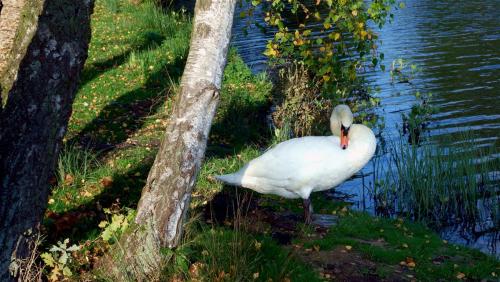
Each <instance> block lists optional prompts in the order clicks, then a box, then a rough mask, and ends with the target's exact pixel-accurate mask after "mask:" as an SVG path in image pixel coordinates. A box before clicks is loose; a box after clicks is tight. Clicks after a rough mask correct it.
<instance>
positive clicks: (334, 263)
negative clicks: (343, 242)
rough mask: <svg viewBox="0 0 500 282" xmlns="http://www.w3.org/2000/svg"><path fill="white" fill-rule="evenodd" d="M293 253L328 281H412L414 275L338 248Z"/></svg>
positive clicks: (301, 250) (343, 247)
mask: <svg viewBox="0 0 500 282" xmlns="http://www.w3.org/2000/svg"><path fill="white" fill-rule="evenodd" d="M294 253H295V254H296V255H297V256H298V257H300V258H301V259H302V260H303V261H304V262H307V263H309V264H311V265H312V266H313V267H314V269H316V270H317V271H318V272H319V273H320V275H321V276H322V277H323V278H325V279H326V280H329V281H350V282H354V281H414V280H415V278H414V275H413V274H412V273H411V272H409V271H408V270H403V269H402V268H401V267H399V266H390V265H381V264H379V263H376V262H373V261H371V260H369V259H366V258H365V257H363V256H362V255H361V254H359V253H357V252H355V251H352V250H349V247H347V248H346V246H338V247H336V248H335V249H333V250H327V251H322V250H314V249H300V248H296V247H295V248H294Z"/></svg>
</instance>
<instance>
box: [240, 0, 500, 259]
mask: <svg viewBox="0 0 500 282" xmlns="http://www.w3.org/2000/svg"><path fill="white" fill-rule="evenodd" d="M405 4H406V8H404V9H399V10H396V11H395V12H394V20H393V22H392V23H388V24H386V25H385V26H384V28H383V29H382V30H378V32H379V34H380V39H381V41H382V42H381V44H380V48H379V51H380V52H382V53H384V54H385V59H384V64H385V65H386V66H387V69H389V66H390V64H391V63H392V61H393V60H397V59H399V58H403V59H404V60H405V61H408V62H410V63H411V64H416V65H417V66H418V69H419V72H417V73H416V74H415V77H414V78H413V79H412V80H411V82H412V83H411V84H408V83H392V78H391V75H390V74H389V72H388V71H385V72H383V71H380V70H373V71H368V72H366V73H364V74H363V75H364V76H365V78H366V80H367V81H368V83H369V84H370V85H371V86H373V87H377V88H379V89H380V91H379V92H377V93H376V94H375V96H376V97H380V98H381V105H380V106H379V107H378V108H377V109H376V111H377V113H378V115H379V116H380V117H383V118H384V120H385V129H384V130H383V132H381V138H382V139H384V140H391V139H394V138H395V137H396V136H399V135H400V132H401V128H402V118H401V114H402V113H405V112H408V111H409V110H410V108H411V106H412V105H413V104H414V103H415V102H416V98H415V96H414V93H415V91H416V89H418V90H419V91H420V92H422V93H428V92H430V93H432V94H433V99H432V101H431V104H432V105H433V106H434V107H435V108H436V109H437V110H438V113H437V114H434V115H432V117H431V120H430V123H429V128H428V130H427V131H426V132H427V133H426V135H427V136H428V137H430V138H431V139H432V138H434V137H437V136H440V135H453V134H456V133H459V132H463V131H472V132H473V133H474V134H475V135H477V136H478V137H479V138H478V140H477V145H478V146H487V145H493V146H495V147H496V148H499V149H500V138H499V137H500V0H493V1H486V0H479V1H465V0H458V1H457V0H453V1H452V0H447V1H431V0H407V1H405ZM237 14H238V13H237ZM245 25H246V22H245V21H244V20H240V19H236V21H235V27H234V29H233V34H234V35H233V36H234V38H233V45H234V46H236V47H237V48H238V50H239V52H240V54H241V55H242V57H243V59H244V60H245V61H246V62H247V64H249V65H250V66H251V67H252V69H253V70H254V71H255V72H258V71H262V70H264V69H265V68H266V58H265V57H264V56H263V55H262V52H263V51H264V47H265V44H266V42H267V40H269V39H271V38H272V34H271V33H269V34H263V33H261V32H260V31H259V30H258V29H256V28H252V27H250V28H249V29H248V31H249V35H248V36H245V35H244V34H243V32H242V30H243V27H244V26H245ZM497 151H500V150H497ZM494 157H499V156H494ZM373 170H374V165H373V164H368V165H367V166H366V167H365V169H364V170H363V171H362V172H361V173H360V174H359V175H357V177H355V178H354V179H352V180H350V181H348V182H346V183H344V184H342V185H341V186H340V187H339V188H338V189H337V190H339V191H344V192H346V193H349V194H353V195H354V197H353V198H352V199H351V200H352V201H354V202H355V203H356V204H355V206H356V207H357V208H359V209H366V210H369V211H370V210H373V201H372V200H371V198H370V197H369V196H368V194H369V193H368V191H367V189H365V187H367V186H369V181H371V179H372V178H373V176H372V174H373ZM362 175H364V176H365V177H362ZM499 185H500V184H499ZM463 233H464V232H461V231H460V230H459V228H458V227H450V228H447V229H444V230H442V231H441V235H442V236H443V238H445V239H447V240H449V241H452V242H456V243H461V244H464V245H469V246H472V247H474V248H478V249H480V250H482V251H484V252H488V253H495V252H496V253H497V254H498V252H499V251H500V239H499V238H500V237H499V234H498V232H493V233H486V234H484V235H482V236H480V237H479V238H471V237H470V236H467V235H465V234H463Z"/></svg>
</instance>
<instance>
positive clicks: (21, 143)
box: [0, 0, 93, 281]
mask: <svg viewBox="0 0 500 282" xmlns="http://www.w3.org/2000/svg"><path fill="white" fill-rule="evenodd" d="M9 1H12V0H9ZM9 1H6V0H3V7H2V12H1V13H2V14H1V18H0V23H2V29H3V28H4V25H3V22H4V21H3V20H4V17H7V16H8V15H7V11H8V10H7V7H10V8H13V7H14V6H8V5H7V3H8V2H9ZM13 2H15V1H13ZM20 2H23V1H20ZM33 3H38V4H39V5H40V6H39V7H40V10H39V11H41V15H40V16H39V17H36V16H34V17H33V21H31V22H30V23H27V24H24V25H23V24H22V21H23V20H21V22H20V25H19V26H21V29H19V26H18V28H17V29H16V28H12V29H10V30H11V32H12V30H14V31H15V32H16V33H17V34H21V35H22V37H23V36H25V35H26V28H33V27H35V30H36V31H35V32H34V36H33V38H32V39H31V41H30V40H29V39H27V40H26V39H23V40H24V42H27V44H26V45H27V46H28V47H27V51H26V52H23V44H19V43H15V42H16V41H15V40H14V41H12V42H14V43H12V44H11V45H10V46H11V47H9V48H6V49H0V51H1V55H2V58H4V57H12V56H14V57H16V56H20V57H21V58H22V59H19V62H20V66H19V68H18V71H16V70H13V69H15V68H17V65H16V63H13V62H14V61H16V60H17V59H15V58H14V59H12V60H10V61H9V62H7V65H6V66H5V68H6V69H8V70H7V71H6V72H4V73H17V79H16V80H15V81H14V83H13V85H12V87H9V88H10V91H9V92H8V96H6V95H5V92H4V96H3V97H4V99H5V98H7V101H6V104H5V107H4V108H3V109H2V111H1V113H0V250H1V252H0V281H9V280H13V279H14V277H13V276H12V274H13V275H15V274H16V273H15V270H16V267H17V266H18V265H19V264H18V261H19V260H18V259H22V258H24V256H26V255H27V253H26V252H27V251H29V250H27V249H26V244H24V242H25V240H26V237H27V236H29V235H30V233H31V232H32V231H34V229H35V227H36V226H37V225H38V224H39V222H40V220H41V218H42V216H43V213H44V211H45V208H46V204H47V198H48V194H49V183H48V181H49V178H50V177H51V176H52V175H53V169H54V165H55V163H56V160H57V155H58V152H59V149H60V147H61V142H62V138H63V136H64V133H65V131H66V127H67V123H68V120H69V117H70V114H71V105H72V103H73V98H74V96H75V93H76V90H77V85H78V79H79V74H80V72H81V70H82V68H83V65H84V62H85V59H86V58H87V49H88V43H89V40H90V34H91V33H90V14H91V12H92V8H93V3H92V1H91V0H50V1H43V0H38V1H34V0H25V1H24V5H19V6H18V8H19V9H22V11H21V12H20V13H18V15H25V14H26V12H28V13H30V11H33V8H34V6H33ZM35 8H36V7H35ZM12 11H14V12H19V11H15V9H14V10H12ZM14 14H15V13H14ZM14 14H10V15H14ZM35 14H36V12H35ZM9 23H10V24H13V23H11V22H9ZM22 26H24V28H23V27H22ZM2 31H3V30H2ZM0 35H1V31H0ZM4 35H5V34H4ZM6 38H18V37H17V36H16V37H6ZM16 40H17V39H16ZM1 43H2V44H3V43H5V42H1ZM28 43H29V44H28ZM24 50H26V48H25V47H24ZM24 53H26V54H24ZM6 54H7V55H8V56H7V55H6ZM9 54H10V55H9ZM0 108H1V107H0Z"/></svg>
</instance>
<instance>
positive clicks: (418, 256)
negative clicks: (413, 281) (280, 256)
mask: <svg viewBox="0 0 500 282" xmlns="http://www.w3.org/2000/svg"><path fill="white" fill-rule="evenodd" d="M297 243H300V241H298V242H297ZM313 246H318V247H319V249H321V250H329V249H333V248H335V247H336V246H350V247H352V249H351V251H354V252H359V253H361V254H362V255H363V256H364V257H365V258H367V259H369V260H371V261H375V262H377V263H378V268H380V270H381V271H382V272H384V271H387V269H391V268H392V269H397V270H400V271H408V274H410V275H413V276H414V277H415V278H417V279H418V280H419V281H438V280H440V279H444V280H446V281H450V280H456V279H457V276H458V277H460V276H461V275H460V273H463V274H464V275H465V276H464V277H462V278H461V279H463V278H465V277H467V279H471V280H481V279H485V281H495V280H496V279H498V276H497V275H498V273H499V270H500V263H499V262H498V260H496V259H495V258H493V257H488V256H485V255H484V254H483V253H481V252H479V251H477V250H471V249H468V248H465V247H460V246H456V245H452V244H449V243H447V242H446V241H443V240H442V239H440V238H439V236H437V235H436V234H434V233H433V232H432V231H431V230H429V229H428V228H426V227H424V226H423V225H421V224H416V223H411V222H409V221H404V220H403V219H384V218H373V217H372V216H370V215H368V214H366V213H357V212H354V213H351V212H347V213H345V214H344V215H342V216H341V217H340V220H339V224H338V225H337V226H334V227H332V228H331V229H330V230H329V231H328V233H327V234H326V235H325V236H324V238H322V239H319V240H310V241H306V242H305V243H304V247H305V248H307V247H313ZM410 262H413V263H414V264H415V265H412V264H410Z"/></svg>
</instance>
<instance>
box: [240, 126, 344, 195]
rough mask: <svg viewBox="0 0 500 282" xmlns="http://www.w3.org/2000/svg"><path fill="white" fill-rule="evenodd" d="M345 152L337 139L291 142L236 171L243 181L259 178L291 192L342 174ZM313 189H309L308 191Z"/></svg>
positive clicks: (310, 138) (300, 139) (313, 138)
mask: <svg viewBox="0 0 500 282" xmlns="http://www.w3.org/2000/svg"><path fill="white" fill-rule="evenodd" d="M344 155H345V152H344V151H343V150H342V149H341V148H340V140H339V138H338V137H333V136H331V137H304V138H296V139H291V140H288V141H286V142H283V143H280V144H278V145H277V146H275V147H274V148H272V149H270V150H268V151H267V152H266V153H264V154H263V155H262V156H260V157H258V158H256V159H254V160H252V161H250V162H249V163H248V164H247V165H245V167H243V168H242V169H241V170H240V173H242V175H243V177H244V178H245V177H247V178H253V179H255V178H261V179H262V181H264V180H265V181H266V183H267V182H269V183H273V184H274V186H278V185H279V186H281V187H287V188H288V189H294V187H297V188H300V187H303V186H307V185H308V183H306V182H307V181H309V180H311V179H316V180H317V179H318V178H321V177H324V176H326V175H327V174H329V172H332V171H333V172H335V171H340V170H342V168H343V166H345V162H344V160H345V157H344ZM311 188H313V187H311Z"/></svg>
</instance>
